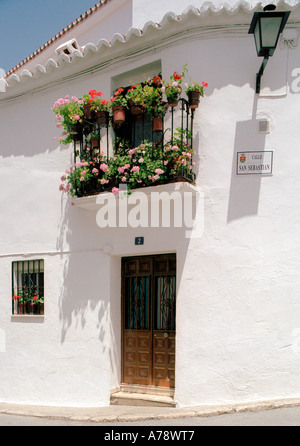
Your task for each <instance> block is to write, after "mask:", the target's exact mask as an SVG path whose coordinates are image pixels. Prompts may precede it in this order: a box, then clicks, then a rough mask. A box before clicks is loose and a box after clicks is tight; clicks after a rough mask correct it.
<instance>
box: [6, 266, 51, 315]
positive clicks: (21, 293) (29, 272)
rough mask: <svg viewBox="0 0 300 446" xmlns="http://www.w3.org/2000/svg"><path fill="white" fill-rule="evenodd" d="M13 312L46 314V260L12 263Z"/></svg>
mask: <svg viewBox="0 0 300 446" xmlns="http://www.w3.org/2000/svg"><path fill="white" fill-rule="evenodd" d="M12 314H37V315H39V314H44V260H26V261H18V262H13V263H12Z"/></svg>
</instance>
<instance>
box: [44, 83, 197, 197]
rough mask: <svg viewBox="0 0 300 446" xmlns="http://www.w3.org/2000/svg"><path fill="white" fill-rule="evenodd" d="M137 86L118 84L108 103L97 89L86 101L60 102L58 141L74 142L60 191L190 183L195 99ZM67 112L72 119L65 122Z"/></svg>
mask: <svg viewBox="0 0 300 446" xmlns="http://www.w3.org/2000/svg"><path fill="white" fill-rule="evenodd" d="M151 82H152V81H151ZM141 85H142V84H138V85H135V86H132V87H128V88H127V89H122V88H119V89H118V90H117V91H116V92H115V96H114V98H112V99H111V102H110V104H109V103H108V101H105V100H103V99H100V98H99V97H97V95H98V96H101V95H102V93H100V92H99V93H98V92H96V90H91V91H90V92H89V95H90V96H89V97H87V98H85V99H82V100H78V99H77V98H75V99H74V98H72V99H73V100H72V103H71V104H70V101H68V100H65V102H67V107H68V109H67V113H65V115H64V118H65V124H66V125H65V126H64V127H65V128H66V126H67V128H68V132H67V138H66V139H65V141H63V142H64V143H65V144H67V143H70V142H73V152H74V162H73V164H72V166H70V167H69V168H68V169H67V170H66V171H65V174H64V175H63V177H62V179H61V180H62V183H61V185H60V190H61V191H64V192H66V193H68V194H70V195H71V196H72V197H74V198H77V199H79V198H83V197H88V196H95V195H98V194H99V193H108V192H112V193H113V194H115V195H117V194H118V193H119V191H120V190H125V189H126V190H127V192H128V193H129V194H131V193H132V191H133V190H137V189H141V188H143V189H144V188H148V187H154V186H161V185H165V184H171V183H178V182H181V183H189V184H194V183H195V179H196V175H195V169H194V167H195V164H196V163H195V160H194V158H195V157H194V155H195V151H194V147H193V121H194V114H195V111H196V108H197V107H198V104H199V100H198V101H196V104H195V103H193V102H192V101H191V100H190V98H189V99H185V98H182V97H180V96H178V98H176V99H177V100H176V101H175V102H174V101H171V100H170V99H169V98H167V100H165V101H163V95H162V88H159V87H157V86H154V85H152V84H151V85H150V84H149V83H147V84H145V85H144V86H143V87H142V86H141ZM146 87H147V90H146ZM143 89H145V91H147V93H145V92H144V90H143ZM138 90H140V91H141V90H143V93H140V96H142V94H144V97H143V100H142V101H141V102H140V103H138V102H137V101H135V102H134V101H133V93H135V94H136V92H137V91H138ZM132 92H133V93H132ZM130 94H131V98H130ZM140 96H139V99H140ZM199 96H200V94H199ZM95 97H96V99H95ZM58 101H60V102H59V103H58ZM58 101H57V103H56V104H55V106H54V107H53V108H54V111H55V113H56V114H57V119H58V120H60V119H62V115H63V113H64V108H66V105H65V104H64V100H63V99H60V100H58ZM93 104H94V106H93ZM95 104H97V106H95ZM70 107H72V110H71V112H70ZM70 116H71V117H72V119H73V122H71V123H69V125H68V122H67V118H68V119H69V117H70ZM73 117H76V120H74V118H73ZM92 201H93V200H92ZM76 202H77V203H78V200H76Z"/></svg>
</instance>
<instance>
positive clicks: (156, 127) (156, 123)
mask: <svg viewBox="0 0 300 446" xmlns="http://www.w3.org/2000/svg"><path fill="white" fill-rule="evenodd" d="M162 126H163V120H162V118H153V121H152V129H153V131H154V132H162Z"/></svg>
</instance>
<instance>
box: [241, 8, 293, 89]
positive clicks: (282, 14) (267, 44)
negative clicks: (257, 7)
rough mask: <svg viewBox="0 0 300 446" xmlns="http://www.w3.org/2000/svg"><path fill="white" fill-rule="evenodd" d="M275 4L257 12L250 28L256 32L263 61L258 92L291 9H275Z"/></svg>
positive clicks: (257, 81) (252, 32) (257, 48)
mask: <svg viewBox="0 0 300 446" xmlns="http://www.w3.org/2000/svg"><path fill="white" fill-rule="evenodd" d="M275 9H276V6H275V5H267V6H265V7H264V12H255V13H254V14H253V18H252V22H251V25H250V28H249V34H254V40H255V46H256V52H257V55H258V56H259V57H263V58H264V59H263V62H262V64H261V67H260V69H259V72H258V73H257V74H256V93H259V92H260V79H261V77H262V75H263V72H264V69H265V67H266V65H267V62H268V60H269V57H270V56H273V54H274V51H275V49H276V46H277V42H278V39H279V35H280V33H281V32H282V31H283V28H284V27H285V24H286V22H287V20H288V18H289V15H290V12H291V11H278V12H276V11H275Z"/></svg>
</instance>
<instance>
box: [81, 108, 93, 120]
mask: <svg viewBox="0 0 300 446" xmlns="http://www.w3.org/2000/svg"><path fill="white" fill-rule="evenodd" d="M83 113H84V117H85V119H89V120H91V119H93V115H94V111H93V110H92V109H91V104H84V106H83Z"/></svg>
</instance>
